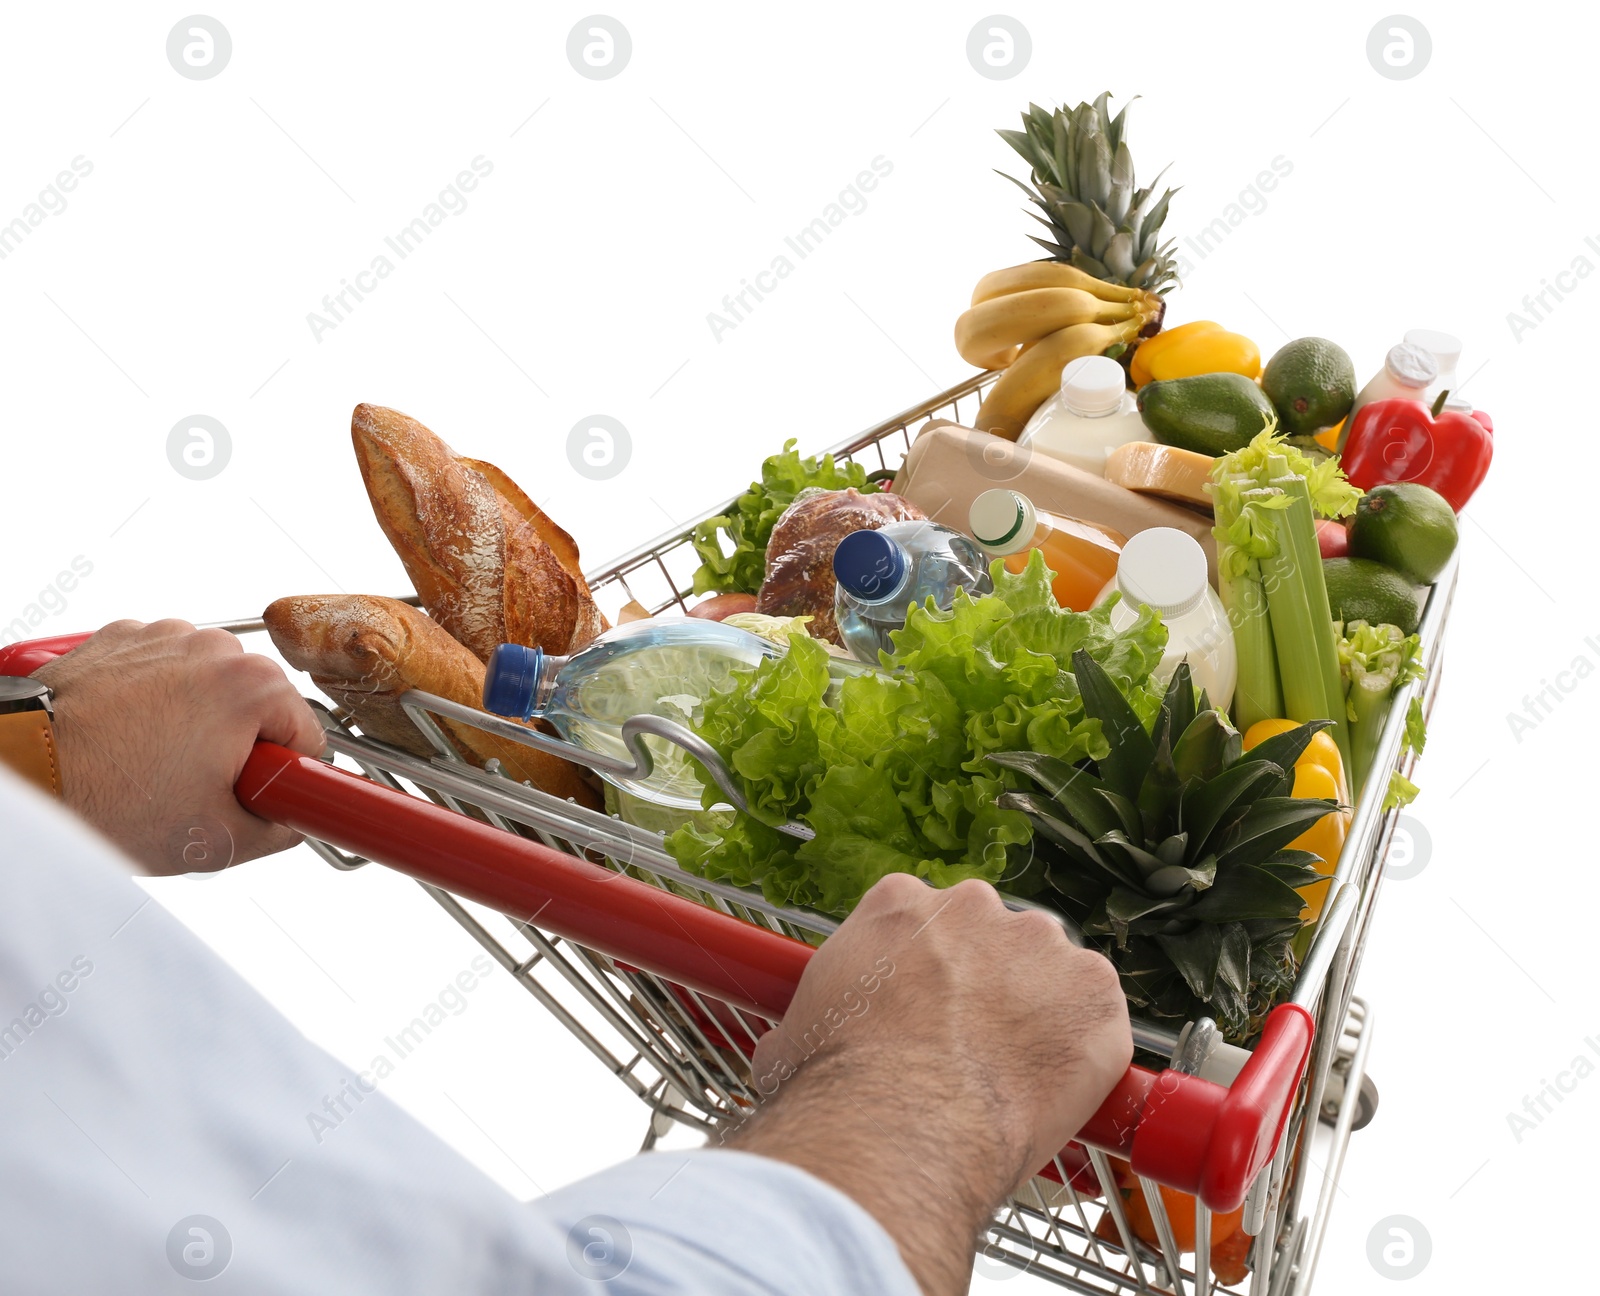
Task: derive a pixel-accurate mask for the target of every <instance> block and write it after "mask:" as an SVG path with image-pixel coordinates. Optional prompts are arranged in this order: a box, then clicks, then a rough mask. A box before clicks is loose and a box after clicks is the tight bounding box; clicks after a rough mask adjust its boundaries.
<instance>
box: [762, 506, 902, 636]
mask: <svg viewBox="0 0 1600 1296" xmlns="http://www.w3.org/2000/svg"><path fill="white" fill-rule="evenodd" d="M924 516H925V515H924V513H923V512H922V510H921V509H919V508H918V507H917V506H916V505H915V504H913V503H911V502H910V501H909V500H904V499H901V498H900V496H898V495H891V494H889V493H888V492H887V491H881V492H878V493H876V494H872V495H863V494H862V493H861V492H860V491H858V490H856V489H855V488H854V487H850V488H847V489H845V490H837V491H823V490H819V491H816V492H814V493H811V494H806V493H802V494H801V496H800V497H799V498H798V499H796V500H795V502H794V503H793V504H791V505H789V507H788V508H787V509H785V510H784V512H783V516H782V517H780V518H779V519H778V522H777V525H776V526H774V527H773V528H772V539H771V540H770V541H769V542H768V543H767V570H766V577H765V579H764V580H762V582H761V592H760V593H759V594H757V595H756V611H757V612H764V613H766V614H767V615H768V616H808V617H810V618H811V624H810V625H808V626H807V627H806V630H807V632H808V633H809V634H810V635H811V637H812V638H814V639H824V640H826V641H828V642H829V643H835V644H838V645H839V646H840V647H841V648H842V647H843V646H844V640H843V639H842V638H840V637H839V626H838V623H837V622H836V621H834V619H833V591H834V579H833V551H834V550H835V549H837V548H838V547H839V541H841V540H843V539H844V538H845V536H847V535H849V534H850V533H851V532H852V531H876V530H877V529H878V528H879V527H882V526H886V525H888V524H889V523H890V522H913V521H916V520H918V519H920V518H922V517H924Z"/></svg>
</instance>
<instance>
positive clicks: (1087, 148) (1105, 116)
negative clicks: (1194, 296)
mask: <svg viewBox="0 0 1600 1296" xmlns="http://www.w3.org/2000/svg"><path fill="white" fill-rule="evenodd" d="M1110 98H1111V93H1110V91H1107V92H1106V93H1105V94H1102V95H1101V96H1100V97H1099V98H1098V99H1096V100H1095V101H1094V102H1093V103H1092V104H1087V103H1082V104H1079V105H1078V106H1077V107H1076V108H1072V109H1068V108H1066V107H1064V106H1063V107H1061V108H1057V109H1056V110H1055V112H1053V113H1052V112H1047V111H1046V110H1045V109H1043V108H1041V107H1039V106H1038V105H1037V104H1029V105H1028V111H1027V112H1026V113H1024V114H1023V117H1022V126H1023V129H1022V130H1020V131H1013V130H1003V131H998V132H997V134H999V136H1000V137H1001V138H1002V139H1004V140H1005V141H1006V143H1007V144H1009V145H1011V147H1012V148H1014V149H1016V151H1017V152H1018V153H1020V154H1021V155H1022V159H1023V161H1025V162H1026V163H1027V164H1028V165H1029V167H1031V168H1032V172H1033V175H1032V180H1033V184H1032V186H1031V187H1030V186H1028V185H1026V184H1023V182H1022V181H1020V180H1018V179H1017V178H1016V177H1015V176H1006V179H1007V180H1010V181H1011V182H1012V183H1013V184H1015V185H1017V186H1018V187H1019V188H1020V189H1021V190H1022V191H1023V192H1024V193H1026V194H1027V195H1028V197H1029V199H1030V200H1031V201H1033V202H1034V203H1036V204H1037V205H1038V206H1039V208H1040V210H1042V211H1043V212H1044V215H1043V216H1040V215H1038V214H1037V213H1030V214H1031V215H1032V216H1033V218H1034V219H1035V220H1037V221H1038V222H1039V223H1040V224H1042V225H1044V226H1045V228H1046V229H1048V230H1049V231H1050V238H1047V239H1046V238H1040V237H1038V236H1037V235H1033V236H1032V238H1033V241H1034V242H1035V243H1037V244H1038V245H1039V246H1040V247H1042V248H1044V250H1045V251H1046V252H1048V253H1049V254H1050V259H1051V260H1054V261H1066V262H1069V263H1071V264H1072V265H1074V266H1076V267H1077V268H1078V269H1080V270H1083V271H1086V272H1087V273H1089V274H1092V275H1093V276H1094V277H1095V278H1097V279H1107V280H1110V281H1111V282H1112V283H1119V284H1129V285H1131V286H1132V287H1135V288H1144V289H1148V290H1149V291H1150V292H1154V293H1165V292H1166V291H1167V289H1168V288H1169V287H1170V286H1171V285H1172V284H1173V282H1174V281H1175V280H1176V279H1177V277H1178V276H1177V269H1176V263H1175V261H1174V259H1173V256H1172V248H1173V244H1172V243H1171V242H1168V243H1166V244H1161V243H1160V242H1159V239H1160V234H1161V222H1162V221H1164V220H1165V219H1166V218H1167V203H1168V202H1169V201H1170V200H1171V198H1172V195H1173V193H1175V192H1176V191H1175V190H1172V189H1168V190H1167V191H1166V192H1164V193H1163V194H1162V195H1161V197H1160V198H1156V197H1155V186H1154V185H1151V186H1149V187H1148V188H1144V189H1135V188H1134V179H1133V155H1132V154H1131V153H1129V152H1128V146H1127V144H1126V143H1125V142H1124V141H1123V138H1122V119H1123V117H1124V116H1126V115H1127V111H1128V110H1127V108H1123V110H1122V111H1121V112H1119V113H1118V114H1117V115H1116V116H1115V117H1112V116H1111V115H1110V114H1109V113H1108V112H1107V111H1106V101H1107V100H1108V99H1110ZM1002 174H1004V173H1003V172H1002ZM1165 174H1166V172H1164V171H1163V172H1162V175H1165ZM1160 182H1161V177H1160V176H1157V177H1156V183H1157V184H1159V183H1160Z"/></svg>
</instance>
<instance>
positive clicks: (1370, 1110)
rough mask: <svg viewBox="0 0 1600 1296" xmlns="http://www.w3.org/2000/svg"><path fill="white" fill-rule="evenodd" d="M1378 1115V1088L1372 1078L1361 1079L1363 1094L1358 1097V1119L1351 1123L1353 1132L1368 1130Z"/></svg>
mask: <svg viewBox="0 0 1600 1296" xmlns="http://www.w3.org/2000/svg"><path fill="white" fill-rule="evenodd" d="M1377 1114H1378V1086H1377V1085H1375V1084H1374V1083H1373V1082H1372V1077H1371V1076H1362V1077H1361V1092H1360V1093H1359V1094H1357V1095H1356V1118H1355V1120H1353V1121H1351V1122H1350V1128H1351V1129H1353V1130H1358V1129H1366V1128H1367V1126H1368V1125H1370V1124H1372V1118H1373V1117H1374V1116H1376V1115H1377Z"/></svg>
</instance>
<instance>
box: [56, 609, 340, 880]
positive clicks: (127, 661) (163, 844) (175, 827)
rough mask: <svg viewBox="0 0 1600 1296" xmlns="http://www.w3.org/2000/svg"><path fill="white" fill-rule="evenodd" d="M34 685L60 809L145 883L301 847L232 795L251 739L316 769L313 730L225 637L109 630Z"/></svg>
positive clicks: (126, 627)
mask: <svg viewBox="0 0 1600 1296" xmlns="http://www.w3.org/2000/svg"><path fill="white" fill-rule="evenodd" d="M34 678H35V679H38V680H41V681H42V682H44V683H45V684H48V685H49V686H50V687H51V689H52V690H54V692H55V716H56V718H55V737H56V748H57V751H58V753H59V756H60V761H61V782H62V797H63V799H64V800H65V801H66V803H67V804H68V805H69V806H71V807H72V808H73V809H74V810H76V811H77V812H78V813H79V814H80V815H82V816H83V818H85V819H87V820H88V821H89V822H90V823H91V824H93V825H94V826H95V827H96V828H98V829H99V830H100V831H101V832H102V833H104V834H105V835H106V836H107V837H109V838H110V839H111V840H112V841H114V842H116V844H117V845H118V846H120V847H122V849H123V850H124V851H126V852H127V853H128V854H129V855H131V856H132V857H133V858H134V860H135V861H137V862H138V863H139V865H140V866H141V867H142V868H144V869H145V870H146V871H147V872H150V873H196V872H207V871H212V870H215V869H220V868H226V867H227V866H228V865H230V864H237V863H241V862H243V861H244V860H249V859H255V858H257V857H258V856H261V855H270V854H272V853H273V852H275V851H281V850H287V849H288V848H289V847H290V846H293V845H294V844H295V843H296V842H298V841H299V840H300V838H299V836H298V835H297V834H296V833H293V832H291V831H290V830H289V829H287V828H284V827H281V826H280V825H278V824H273V823H269V822H267V821H266V820H265V819H261V818H258V817H257V816H255V815H253V814H251V813H250V812H249V811H247V810H246V809H245V808H244V807H243V806H241V805H240V804H239V802H238V801H237V800H236V799H235V797H234V795H233V784H234V781H235V780H236V779H237V778H238V777H239V773H240V771H241V770H242V769H243V768H244V763H245V760H246V759H247V758H248V757H249V755H250V749H251V747H252V746H253V745H254V743H255V741H256V739H258V738H265V739H268V740H270V741H272V742H276V743H281V744H282V745H283V746H285V747H291V748H293V749H294V750H296V751H300V752H304V753H306V754H307V755H308V756H317V755H320V754H321V752H322V747H323V738H322V727H321V725H319V724H318V723H317V719H316V717H315V716H314V715H313V714H312V712H311V709H310V708H309V707H308V706H307V705H306V704H305V702H304V701H303V700H302V699H301V697H300V696H299V694H298V693H296V692H295V690H294V686H293V685H291V684H290V683H289V680H288V678H287V677H286V676H285V675H284V673H283V671H282V670H281V669H279V667H278V666H277V665H276V664H274V663H273V662H271V661H269V660H268V659H267V658H265V657H258V656H255V655H254V654H250V653H246V652H245V651H244V649H243V647H242V646H241V645H240V643H239V640H238V639H237V638H236V637H235V636H234V635H232V634H230V633H229V632H228V631H226V630H196V629H195V628H194V627H193V626H192V625H190V624H189V623H188V622H187V621H155V622H152V623H150V624H149V625H144V624H142V623H140V622H138V621H116V622H113V623H112V624H111V625H108V626H106V627H105V628H104V629H103V630H101V631H99V632H98V633H97V634H95V635H93V636H91V637H90V638H89V639H87V640H86V641H85V642H84V643H83V644H82V645H81V646H80V647H78V648H77V649H75V650H74V651H72V652H70V653H68V654H67V655H66V656H65V657H62V658H60V659H59V660H57V661H54V662H51V663H50V664H49V665H47V666H42V667H40V669H38V670H37V671H35V672H34Z"/></svg>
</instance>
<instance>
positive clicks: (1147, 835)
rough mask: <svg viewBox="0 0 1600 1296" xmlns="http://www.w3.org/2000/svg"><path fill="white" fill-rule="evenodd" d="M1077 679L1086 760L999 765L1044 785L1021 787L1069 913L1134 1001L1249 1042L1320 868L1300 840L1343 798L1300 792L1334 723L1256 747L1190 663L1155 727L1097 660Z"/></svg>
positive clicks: (1011, 803) (1077, 669) (1036, 758)
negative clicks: (1305, 770)
mask: <svg viewBox="0 0 1600 1296" xmlns="http://www.w3.org/2000/svg"><path fill="white" fill-rule="evenodd" d="M1072 667H1073V674H1074V676H1075V677H1076V679H1077V682H1078V687H1079V689H1080V690H1081V693H1082V699H1083V706H1084V710H1085V712H1086V714H1087V715H1088V716H1089V717H1090V718H1091V719H1093V720H1096V721H1098V722H1099V724H1100V726H1101V731H1102V734H1103V736H1104V738H1105V740H1106V746H1107V754H1106V756H1105V757H1104V758H1103V759H1100V760H1097V761H1094V762H1092V768H1090V767H1089V765H1090V763H1089V762H1085V763H1084V764H1083V765H1082V766H1075V765H1070V764H1068V763H1066V762H1064V761H1061V760H1057V759H1054V758H1051V757H1047V756H1040V755H1038V754H1035V753H1029V752H1004V753H1000V752H997V753H994V754H992V755H991V756H990V758H989V759H990V760H992V761H994V762H995V763H997V764H1000V765H1003V766H1005V767H1007V768H1009V769H1013V770H1017V771H1018V772H1020V773H1023V774H1025V775H1027V776H1028V777H1029V778H1030V779H1031V780H1032V781H1033V783H1034V784H1035V785H1036V787H1037V789H1038V790H1037V791H1021V792H1008V793H1006V794H1004V795H1003V796H1002V797H1001V798H1000V804H1001V806H1002V807H1004V808H1007V809H1014V810H1020V811H1022V812H1023V813H1025V814H1027V815H1028V816H1029V818H1030V819H1031V820H1032V822H1033V824H1034V827H1035V829H1036V830H1037V833H1038V835H1039V838H1040V839H1042V841H1043V843H1045V846H1044V849H1045V850H1046V851H1047V852H1048V853H1049V856H1050V859H1049V862H1048V865H1047V868H1048V878H1049V883H1050V886H1051V887H1052V888H1053V889H1054V891H1055V892H1056V893H1057V895H1058V896H1059V901H1060V903H1061V904H1062V907H1063V908H1064V909H1066V910H1067V912H1068V913H1069V915H1070V916H1072V917H1073V918H1075V919H1076V920H1077V921H1078V922H1079V923H1080V924H1081V925H1082V926H1083V928H1084V930H1085V931H1086V932H1087V933H1088V934H1089V935H1090V936H1091V937H1096V938H1098V939H1100V940H1101V941H1102V947H1103V948H1104V950H1105V952H1106V953H1107V954H1109V955H1111V957H1112V959H1113V961H1114V962H1116V963H1117V965H1118V968H1119V970H1120V971H1121V973H1122V976H1123V982H1124V988H1125V990H1126V991H1127V992H1128V994H1129V996H1130V998H1132V999H1133V1000H1134V1001H1135V1002H1136V1003H1138V1004H1142V1005H1145V1006H1147V1007H1149V1008H1151V1009H1153V1010H1154V1011H1156V1012H1157V1013H1159V1014H1164V1015H1172V1016H1179V1017H1189V1016H1193V1015H1195V1014H1196V1013H1198V1012H1202V1011H1209V1012H1211V1013H1212V1015H1214V1016H1216V1017H1217V1019H1218V1021H1219V1022H1222V1023H1223V1026H1224V1031H1225V1033H1230V1034H1231V1035H1232V1036H1233V1037H1234V1038H1242V1037H1243V1034H1244V1033H1245V1027H1246V1024H1247V1021H1248V1018H1249V1004H1250V1003H1251V1001H1252V1000H1253V999H1259V997H1260V994H1261V992H1262V986H1263V985H1267V984H1268V983H1270V985H1271V986H1272V987H1278V986H1279V983H1285V984H1286V981H1285V976H1286V974H1285V972H1284V968H1285V966H1286V965H1288V964H1290V963H1291V957H1290V954H1289V941H1290V939H1291V938H1292V937H1293V935H1294V934H1295V932H1297V931H1298V930H1299V927H1300V914H1301V911H1302V909H1303V908H1304V902H1303V900H1302V899H1301V897H1300V895H1299V894H1298V891H1297V888H1299V887H1303V886H1306V885H1308V884H1309V883H1311V882H1314V881H1316V880H1317V879H1318V878H1319V877H1320V876H1321V873H1320V871H1319V870H1318V868H1317V864H1318V860H1317V858H1316V856H1314V855H1311V854H1309V853H1308V852H1305V851H1299V850H1293V849H1290V847H1289V843H1290V842H1292V841H1294V840H1295V838H1297V837H1299V836H1300V834H1301V833H1303V832H1305V831H1306V829H1307V828H1309V827H1310V826H1311V825H1312V824H1313V823H1315V822H1316V821H1317V820H1318V819H1320V818H1321V817H1322V816H1323V815H1325V814H1328V813H1329V812H1330V811H1332V810H1334V809H1335V808H1336V807H1335V803H1334V802H1332V801H1323V800H1316V799H1310V798H1295V797H1293V796H1291V795H1290V793H1291V791H1292V788H1293V770H1294V765H1295V762H1296V760H1297V759H1298V758H1299V757H1300V755H1301V753H1302V752H1303V751H1304V750H1305V748H1306V745H1307V744H1308V743H1309V742H1310V741H1311V738H1312V736H1313V735H1314V734H1316V733H1317V732H1318V730H1320V729H1323V728H1325V727H1327V724H1328V722H1327V721H1320V720H1319V721H1311V722H1308V723H1306V724H1303V725H1300V726H1298V727H1297V728H1295V729H1292V730H1290V731H1288V732H1287V733H1283V734H1278V735H1276V736H1274V737H1273V738H1270V739H1268V740H1267V741H1266V742H1263V743H1261V744H1260V745H1258V746H1257V747H1255V748H1254V749H1252V750H1251V751H1250V752H1248V753H1246V752H1243V751H1242V742H1241V739H1240V736H1239V733H1238V731H1237V730H1236V729H1234V727H1233V726H1232V725H1231V724H1229V723H1228V721H1227V719H1226V717H1225V716H1223V715H1222V713H1221V712H1219V711H1217V710H1216V709H1215V708H1213V707H1212V706H1211V705H1210V702H1209V699H1207V697H1206V695H1205V694H1204V693H1203V692H1201V693H1199V694H1198V696H1197V690H1196V689H1195V687H1194V685H1193V682H1192V680H1191V677H1190V673H1189V669H1188V666H1187V664H1186V663H1184V664H1180V665H1179V667H1178V669H1177V670H1176V671H1175V672H1174V674H1173V677H1172V680H1171V682H1170V683H1169V685H1168V687H1167V690H1166V693H1165V695H1164V696H1163V698H1162V701H1161V707H1160V710H1159V712H1158V713H1157V715H1156V717H1155V721H1154V723H1153V725H1152V726H1151V728H1150V729H1149V730H1148V731H1147V730H1146V729H1145V728H1144V726H1143V725H1142V724H1140V722H1139V720H1138V717H1137V715H1135V713H1134V712H1133V710H1132V708H1131V707H1130V706H1129V705H1128V702H1127V700H1126V699H1125V698H1124V697H1123V696H1122V694H1121V693H1120V692H1119V691H1118V690H1117V687H1116V685H1115V684H1114V683H1113V682H1112V681H1111V680H1110V679H1109V678H1108V677H1107V676H1106V675H1105V673H1104V672H1103V671H1102V670H1101V669H1100V668H1099V666H1098V665H1097V663H1095V662H1094V660H1093V659H1092V658H1090V657H1089V656H1088V654H1086V653H1078V654H1074V657H1073V662H1072Z"/></svg>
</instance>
